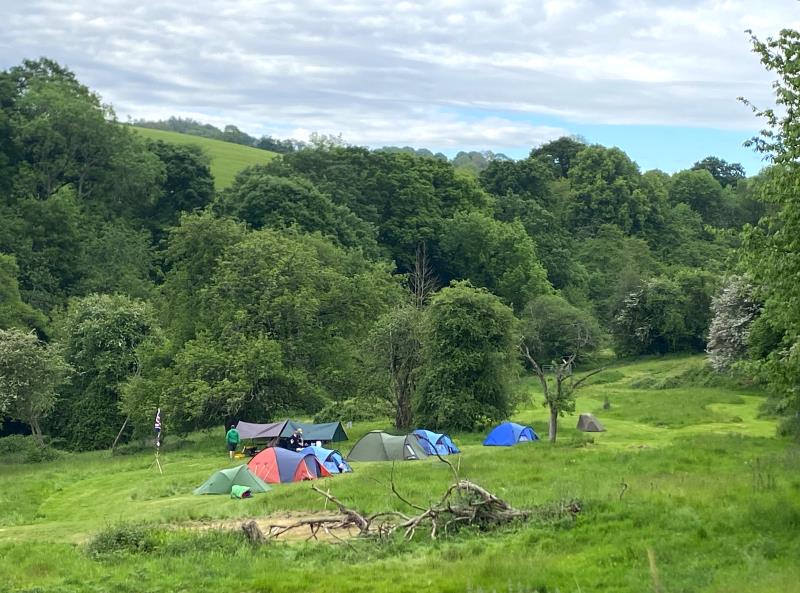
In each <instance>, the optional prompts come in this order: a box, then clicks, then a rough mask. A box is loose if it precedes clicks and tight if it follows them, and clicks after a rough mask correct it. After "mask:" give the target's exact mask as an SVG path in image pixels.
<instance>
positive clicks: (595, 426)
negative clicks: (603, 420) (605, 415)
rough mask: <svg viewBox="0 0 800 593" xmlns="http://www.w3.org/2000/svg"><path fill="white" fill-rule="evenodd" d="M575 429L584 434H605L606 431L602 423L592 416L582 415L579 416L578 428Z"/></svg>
mask: <svg viewBox="0 0 800 593" xmlns="http://www.w3.org/2000/svg"><path fill="white" fill-rule="evenodd" d="M575 428H577V429H578V430H582V431H583V432H605V430H606V429H605V428H603V425H602V424H600V421H599V420H598V419H597V418H595V417H594V416H593V415H592V414H581V415H580V416H578V426H576V427H575Z"/></svg>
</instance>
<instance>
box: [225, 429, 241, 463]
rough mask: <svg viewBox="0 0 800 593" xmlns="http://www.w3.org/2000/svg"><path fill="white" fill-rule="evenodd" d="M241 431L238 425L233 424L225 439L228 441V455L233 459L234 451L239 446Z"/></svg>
mask: <svg viewBox="0 0 800 593" xmlns="http://www.w3.org/2000/svg"><path fill="white" fill-rule="evenodd" d="M240 440H241V439H240V438H239V431H238V430H236V427H235V426H234V425H233V424H231V429H230V430H229V431H228V432H227V434H226V435H225V441H226V442H227V443H228V455H230V458H231V459H233V452H234V451H236V449H238V448H239V441H240Z"/></svg>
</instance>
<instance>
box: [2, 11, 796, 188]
mask: <svg viewBox="0 0 800 593" xmlns="http://www.w3.org/2000/svg"><path fill="white" fill-rule="evenodd" d="M0 15H2V18H0V68H8V67H11V66H14V65H16V64H18V63H19V62H21V61H22V60H23V59H24V58H38V57H41V56H46V57H49V58H53V59H55V60H57V61H59V62H60V63H62V64H64V65H67V66H68V67H70V68H71V69H72V70H73V71H75V73H76V74H77V75H78V77H79V79H80V80H81V81H82V82H83V83H84V84H86V85H88V86H89V87H91V88H92V89H94V90H95V91H97V92H98V93H99V94H100V95H101V96H102V98H103V100H104V101H105V102H108V103H111V104H112V105H113V106H114V108H115V110H116V112H117V115H118V116H119V118H120V119H121V120H126V119H128V118H133V119H139V118H143V119H165V118H167V117H169V116H173V115H174V116H179V117H191V118H194V119H197V120H198V121H201V122H204V123H212V124H215V125H218V126H224V125H225V124H233V125H236V126H237V127H239V128H240V129H242V130H244V131H246V132H248V133H250V134H252V135H255V136H260V135H263V134H269V135H272V136H275V137H279V138H287V137H292V138H298V139H306V138H307V137H308V135H309V134H310V133H311V132H314V131H316V132H319V133H324V134H341V135H342V137H343V139H344V140H345V141H346V142H348V143H351V144H358V145H365V146H370V147H380V146H385V145H399V146H405V145H410V146H414V147H417V148H421V147H425V148H429V149H431V150H434V151H442V152H444V153H445V154H448V155H450V156H453V155H454V154H455V153H457V152H458V151H460V150H492V151H494V152H502V153H505V154H507V155H509V156H511V157H514V158H520V157H524V156H526V155H527V154H528V152H529V151H530V150H531V148H534V147H536V146H539V145H541V144H542V143H544V142H547V141H549V140H553V139H555V138H558V137H560V136H563V135H579V136H582V137H583V138H584V139H586V140H587V141H588V142H591V143H600V144H604V145H606V146H619V147H620V148H622V149H623V150H625V151H626V152H627V153H628V154H629V155H630V156H631V158H633V159H634V160H635V161H636V162H637V163H638V164H639V165H640V166H641V168H642V169H643V170H647V169H653V168H659V169H662V170H664V171H667V172H674V171H678V170H681V169H684V168H688V167H690V166H691V165H692V164H693V163H694V162H695V161H698V160H700V159H702V158H703V157H705V156H708V155H715V156H718V157H720V158H724V159H726V160H728V161H730V162H740V163H742V164H743V165H744V166H745V169H746V170H747V173H748V174H755V173H757V172H758V170H759V169H760V168H761V166H763V162H762V160H761V157H760V156H759V155H757V154H755V153H754V152H753V151H752V149H750V148H745V147H743V146H742V143H743V142H744V141H745V140H747V139H748V138H750V137H752V136H753V135H755V134H756V133H757V132H758V130H759V129H760V127H761V122H760V121H759V120H757V119H756V118H755V117H754V115H753V114H752V112H751V110H750V109H749V108H748V107H746V106H745V105H743V104H742V103H741V102H740V101H738V100H737V97H741V96H743V97H747V98H748V99H749V100H751V101H752V102H753V103H754V104H756V105H758V106H763V107H769V106H773V103H774V97H773V94H772V87H771V83H772V81H773V80H774V78H775V76H774V74H772V73H769V72H767V71H766V70H765V69H764V67H763V66H762V65H761V64H760V62H759V59H758V56H756V55H755V54H753V53H752V52H751V44H750V39H749V35H748V34H747V33H746V32H745V30H746V29H752V30H753V32H754V33H755V34H756V35H757V36H759V37H761V38H763V37H766V36H769V35H776V34H777V33H778V31H779V30H780V29H781V28H784V27H791V28H800V3H799V2H797V1H796V0H760V1H758V2H753V1H748V0H725V1H722V0H708V1H703V0H699V1H696V0H695V1H690V0H685V1H684V0H676V1H666V0H665V1H659V0H629V1H611V0H608V1H606V0H524V1H516V0H509V1H506V2H492V1H491V0H437V1H435V2H414V1H406V0H401V1H398V0H392V1H388V0H332V1H331V0H324V1H323V0H290V1H266V0H240V1H236V0H228V1H226V2H211V1H209V0H193V1H192V2H191V3H189V2H185V1H171V0H160V1H159V2H153V1H148V0H143V1H142V2H141V3H139V5H136V3H133V2H130V0H68V1H65V0H25V1H24V2H21V1H19V0H13V1H10V0H0Z"/></svg>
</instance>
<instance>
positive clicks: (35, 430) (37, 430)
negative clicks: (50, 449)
mask: <svg viewBox="0 0 800 593" xmlns="http://www.w3.org/2000/svg"><path fill="white" fill-rule="evenodd" d="M28 423H29V424H30V426H31V434H33V438H34V439H36V444H38V445H39V446H40V447H44V438H42V427H41V426H39V419H38V418H31V419H30V421H29V422H28Z"/></svg>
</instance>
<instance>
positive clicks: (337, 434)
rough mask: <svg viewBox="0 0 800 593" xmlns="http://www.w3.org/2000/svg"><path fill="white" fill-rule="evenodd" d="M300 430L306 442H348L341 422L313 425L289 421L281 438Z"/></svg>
mask: <svg viewBox="0 0 800 593" xmlns="http://www.w3.org/2000/svg"><path fill="white" fill-rule="evenodd" d="M298 428H300V429H302V430H303V440H304V441H322V442H332V441H346V440H347V433H346V432H345V431H344V427H343V426H342V423H341V422H327V423H325V424H311V423H308V422H295V421H294V420H287V421H286V426H285V427H284V428H283V431H282V432H281V436H282V437H285V438H288V437H290V436H292V433H293V432H294V431H295V430H297V429H298Z"/></svg>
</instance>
